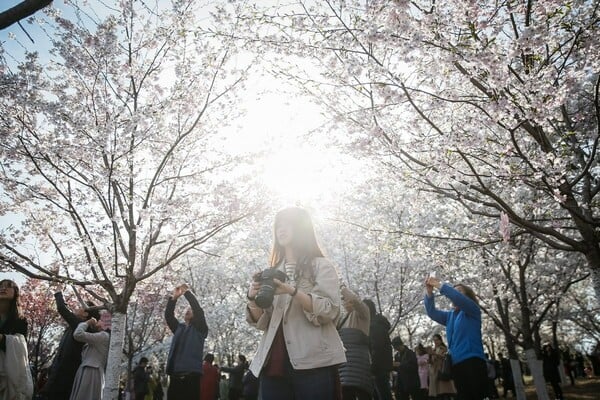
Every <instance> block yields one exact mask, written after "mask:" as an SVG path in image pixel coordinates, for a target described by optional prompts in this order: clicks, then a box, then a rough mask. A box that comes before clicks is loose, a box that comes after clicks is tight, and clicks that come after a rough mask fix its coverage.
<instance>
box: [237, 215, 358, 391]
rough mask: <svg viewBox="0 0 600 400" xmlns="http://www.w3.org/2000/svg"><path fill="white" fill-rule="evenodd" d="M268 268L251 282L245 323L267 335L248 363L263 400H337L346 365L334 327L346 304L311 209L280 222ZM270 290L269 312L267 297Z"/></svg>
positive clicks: (275, 228) (288, 216) (289, 216)
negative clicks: (340, 372)
mask: <svg viewBox="0 0 600 400" xmlns="http://www.w3.org/2000/svg"><path fill="white" fill-rule="evenodd" d="M270 265H271V268H270V269H268V270H267V271H268V272H266V273H265V271H263V272H262V273H259V274H257V275H256V276H255V279H254V282H252V283H251V285H250V288H249V290H248V305H247V308H246V313H247V320H248V322H249V323H250V324H251V325H252V326H255V327H256V328H258V329H260V330H262V331H264V334H263V336H262V339H261V341H260V344H259V346H258V350H257V352H256V355H255V357H254V359H253V360H252V364H251V365H250V370H251V371H252V373H253V374H254V375H255V376H258V377H259V382H260V384H259V387H260V388H259V391H260V398H261V399H263V400H272V399H282V398H285V399H315V400H332V399H336V398H339V397H340V393H339V379H338V374H337V366H338V365H339V364H341V363H344V362H345V361H346V357H345V354H344V347H343V345H342V342H341V340H340V337H339V335H338V333H337V330H336V327H335V323H334V321H335V320H336V318H337V317H338V316H339V313H340V305H341V296H340V292H339V286H340V284H339V278H338V274H337V271H336V269H335V268H334V266H333V264H332V263H331V262H330V261H329V260H327V259H326V258H324V257H323V253H322V251H321V249H320V248H319V245H318V244H317V239H316V236H315V232H314V228H313V224H312V221H311V218H310V216H309V214H308V212H307V211H306V210H304V209H302V208H299V207H291V208H286V209H283V210H281V211H279V212H278V213H277V215H276V216H275V224H274V243H273V249H272V251H271V257H270ZM274 270H277V271H281V272H285V278H283V276H280V278H281V279H278V277H277V275H275V277H273V276H274V274H273V271H274ZM284 280H285V282H284ZM271 282H272V283H271ZM271 290H274V292H273V294H274V299H273V302H272V305H270V306H269V305H268V304H267V303H268V301H265V298H267V299H269V295H270V294H271V293H269V292H270V291H271ZM257 297H258V298H257ZM257 301H258V304H260V307H259V305H257ZM261 307H263V308H261Z"/></svg>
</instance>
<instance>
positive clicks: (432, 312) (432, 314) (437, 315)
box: [423, 293, 450, 326]
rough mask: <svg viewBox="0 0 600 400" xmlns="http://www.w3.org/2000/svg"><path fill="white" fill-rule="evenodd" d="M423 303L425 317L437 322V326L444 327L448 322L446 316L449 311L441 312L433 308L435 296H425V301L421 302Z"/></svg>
mask: <svg viewBox="0 0 600 400" xmlns="http://www.w3.org/2000/svg"><path fill="white" fill-rule="evenodd" d="M423 302H424V303H425V311H427V315H428V316H429V318H431V319H432V320H434V321H435V322H437V323H438V324H442V325H444V326H446V323H447V322H448V314H450V312H449V311H441V310H438V309H437V308H435V296H434V294H433V293H431V294H429V293H427V294H425V299H424V301H423Z"/></svg>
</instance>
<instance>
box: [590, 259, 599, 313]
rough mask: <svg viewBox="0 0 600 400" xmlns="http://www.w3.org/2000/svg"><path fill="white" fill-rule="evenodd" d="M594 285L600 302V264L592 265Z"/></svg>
mask: <svg viewBox="0 0 600 400" xmlns="http://www.w3.org/2000/svg"><path fill="white" fill-rule="evenodd" d="M591 272H592V287H593V288H594V293H596V304H600V265H599V266H598V267H596V268H595V266H594V265H592V268H591Z"/></svg>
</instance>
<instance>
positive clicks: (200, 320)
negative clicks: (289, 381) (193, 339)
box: [183, 290, 208, 336]
mask: <svg viewBox="0 0 600 400" xmlns="http://www.w3.org/2000/svg"><path fill="white" fill-rule="evenodd" d="M183 295H184V296H185V298H186V299H187V301H188V303H190V307H192V312H193V313H194V317H193V318H192V326H194V327H195V328H196V329H197V330H198V331H200V333H202V334H204V335H205V336H206V334H207V333H208V326H207V325H206V318H205V317H204V310H203V309H202V307H200V303H198V299H196V296H194V293H192V292H191V291H189V290H187V291H186V292H185V293H184V294H183Z"/></svg>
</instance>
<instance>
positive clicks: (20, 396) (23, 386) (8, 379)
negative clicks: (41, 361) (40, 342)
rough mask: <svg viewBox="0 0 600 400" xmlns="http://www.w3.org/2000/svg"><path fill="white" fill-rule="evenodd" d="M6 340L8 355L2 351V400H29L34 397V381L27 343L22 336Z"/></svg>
mask: <svg viewBox="0 0 600 400" xmlns="http://www.w3.org/2000/svg"><path fill="white" fill-rule="evenodd" d="M5 338H6V353H5V352H3V351H0V400H29V399H31V396H33V380H32V378H31V371H30V369H29V356H28V354H27V341H25V337H24V336H23V335H21V334H17V335H5Z"/></svg>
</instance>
